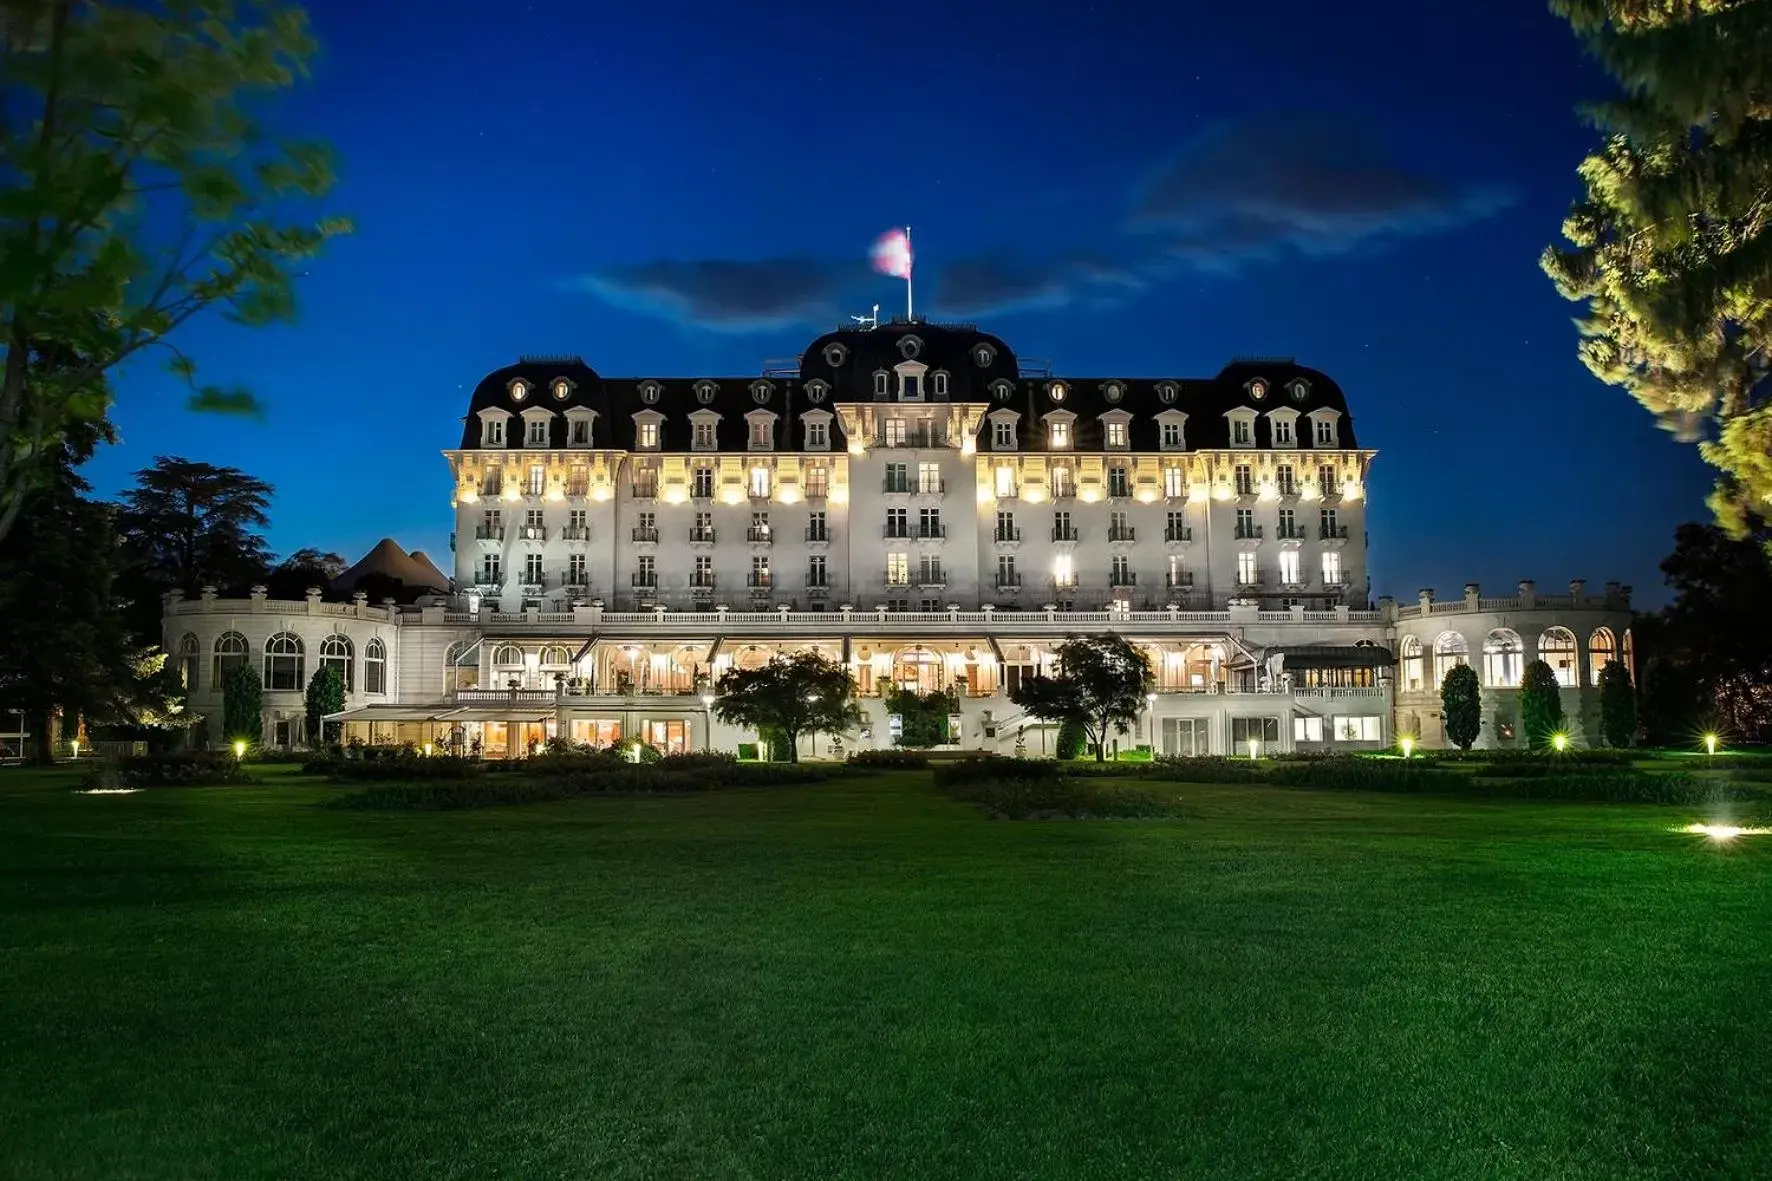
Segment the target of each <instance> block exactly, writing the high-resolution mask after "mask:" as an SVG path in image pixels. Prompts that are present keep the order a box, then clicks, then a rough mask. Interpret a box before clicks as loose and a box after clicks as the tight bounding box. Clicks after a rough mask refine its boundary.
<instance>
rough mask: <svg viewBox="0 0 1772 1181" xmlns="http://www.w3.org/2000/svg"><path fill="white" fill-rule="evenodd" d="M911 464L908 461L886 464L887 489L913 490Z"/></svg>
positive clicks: (893, 490) (894, 490)
mask: <svg viewBox="0 0 1772 1181" xmlns="http://www.w3.org/2000/svg"><path fill="white" fill-rule="evenodd" d="M910 472H911V465H910V464H908V463H889V464H887V465H886V491H888V492H909V491H910V490H911V476H910Z"/></svg>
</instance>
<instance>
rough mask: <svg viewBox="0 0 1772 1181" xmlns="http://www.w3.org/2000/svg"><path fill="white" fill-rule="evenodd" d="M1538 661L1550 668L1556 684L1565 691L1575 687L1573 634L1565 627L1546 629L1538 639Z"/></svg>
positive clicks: (1576, 670)
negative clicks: (1555, 675)
mask: <svg viewBox="0 0 1772 1181" xmlns="http://www.w3.org/2000/svg"><path fill="white" fill-rule="evenodd" d="M1538 659H1540V660H1542V661H1544V662H1545V663H1546V664H1548V665H1550V666H1551V671H1552V672H1554V673H1556V674H1557V684H1559V685H1561V686H1562V687H1563V688H1565V689H1573V688H1576V686H1577V678H1578V676H1579V670H1578V666H1577V665H1576V663H1575V633H1574V632H1572V631H1570V630H1569V629H1568V628H1566V627H1550V628H1546V629H1545V631H1544V634H1543V635H1542V636H1539V637H1538Z"/></svg>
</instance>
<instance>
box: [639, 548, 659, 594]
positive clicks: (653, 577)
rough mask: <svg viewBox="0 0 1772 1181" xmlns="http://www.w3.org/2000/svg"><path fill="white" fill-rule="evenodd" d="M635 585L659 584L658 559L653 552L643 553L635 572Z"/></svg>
mask: <svg viewBox="0 0 1772 1181" xmlns="http://www.w3.org/2000/svg"><path fill="white" fill-rule="evenodd" d="M634 585H635V586H639V587H647V586H657V585H658V559H657V558H654V557H653V556H652V555H651V554H641V555H640V559H639V562H638V563H637V568H636V570H635V572H634Z"/></svg>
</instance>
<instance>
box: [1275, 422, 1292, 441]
mask: <svg viewBox="0 0 1772 1181" xmlns="http://www.w3.org/2000/svg"><path fill="white" fill-rule="evenodd" d="M1273 423H1274V446H1276V447H1291V446H1292V445H1293V444H1294V442H1295V440H1294V438H1293V435H1292V420H1291V419H1290V418H1276V419H1274V420H1273Z"/></svg>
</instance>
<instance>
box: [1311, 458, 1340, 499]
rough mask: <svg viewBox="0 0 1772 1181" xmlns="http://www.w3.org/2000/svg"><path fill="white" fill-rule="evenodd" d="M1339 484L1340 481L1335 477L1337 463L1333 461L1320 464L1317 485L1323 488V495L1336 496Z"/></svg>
mask: <svg viewBox="0 0 1772 1181" xmlns="http://www.w3.org/2000/svg"><path fill="white" fill-rule="evenodd" d="M1339 486H1340V482H1339V481H1338V480H1337V479H1336V478H1335V465H1334V464H1332V463H1325V464H1320V465H1318V467H1317V487H1318V488H1320V489H1321V490H1322V492H1323V495H1324V496H1334V495H1335V493H1336V491H1337V489H1338V488H1339Z"/></svg>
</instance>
